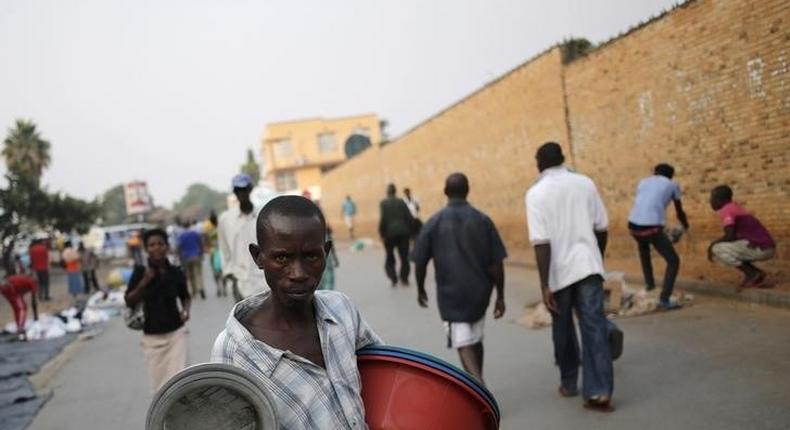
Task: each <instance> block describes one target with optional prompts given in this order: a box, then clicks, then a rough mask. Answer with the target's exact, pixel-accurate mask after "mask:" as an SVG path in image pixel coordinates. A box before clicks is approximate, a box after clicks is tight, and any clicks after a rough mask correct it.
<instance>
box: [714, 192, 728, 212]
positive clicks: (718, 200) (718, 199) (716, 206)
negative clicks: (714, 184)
mask: <svg viewBox="0 0 790 430" xmlns="http://www.w3.org/2000/svg"><path fill="white" fill-rule="evenodd" d="M723 200H724V199H722V198H721V197H719V196H718V195H716V193H710V207H711V209H713V210H714V211H717V210H719V209H721V208H722V206H724V204H725V203H726V202H724V201H723Z"/></svg>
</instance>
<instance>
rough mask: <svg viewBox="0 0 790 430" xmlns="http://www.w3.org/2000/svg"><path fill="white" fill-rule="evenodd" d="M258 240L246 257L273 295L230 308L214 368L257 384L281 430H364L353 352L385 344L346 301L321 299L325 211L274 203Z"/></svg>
mask: <svg viewBox="0 0 790 430" xmlns="http://www.w3.org/2000/svg"><path fill="white" fill-rule="evenodd" d="M256 233H257V244H250V245H249V252H250V254H251V255H252V260H253V261H254V262H255V264H256V265H257V267H258V269H260V270H263V274H264V277H265V278H266V284H268V286H269V291H263V292H260V293H258V294H255V295H253V296H250V297H248V298H246V299H244V300H242V301H240V302H239V303H237V304H236V305H235V306H234V307H233V309H232V310H231V312H230V316H229V317H228V320H227V323H226V325H225V329H224V330H223V331H222V333H220V334H219V336H218V337H217V339H216V341H215V342H214V348H213V350H212V353H211V361H213V362H220V363H225V364H230V365H233V366H236V367H239V368H241V369H243V370H245V371H247V372H250V373H251V374H252V375H254V376H256V377H258V378H259V379H260V380H261V382H262V383H263V384H264V385H265V386H266V388H267V389H268V392H269V394H270V396H271V400H272V403H273V406H274V409H275V413H276V415H277V418H278V420H279V422H280V427H281V428H284V429H316V430H319V429H336V428H338V429H339V428H366V425H365V407H364V404H363V403H362V396H361V391H362V386H361V379H360V376H359V370H358V368H357V359H356V351H357V350H358V349H360V348H362V347H365V346H368V345H375V344H381V343H382V342H381V339H380V338H379V337H378V336H377V335H376V334H375V333H374V332H373V330H372V329H371V328H370V327H369V326H368V324H367V323H366V322H365V320H364V319H363V318H362V317H361V316H360V313H359V311H358V310H357V308H356V307H355V306H354V304H353V303H352V301H351V299H349V298H348V297H347V296H346V295H344V294H342V293H340V292H337V291H316V288H317V287H318V283H319V281H320V279H321V274H322V273H323V271H324V266H325V265H326V257H327V254H328V253H329V250H330V249H331V244H330V243H329V241H327V240H326V221H325V219H324V216H323V215H322V213H321V210H320V209H319V208H318V206H317V205H316V204H315V203H313V202H312V201H310V200H309V199H306V198H304V197H299V196H280V197H277V198H275V199H272V200H271V201H270V202H269V203H267V204H266V206H264V207H263V209H262V210H261V212H260V213H259V214H258V217H257V220H256Z"/></svg>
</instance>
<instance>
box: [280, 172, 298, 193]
mask: <svg viewBox="0 0 790 430" xmlns="http://www.w3.org/2000/svg"><path fill="white" fill-rule="evenodd" d="M274 186H275V188H277V191H279V192H285V191H291V190H295V189H297V188H299V186H298V184H297V183H296V175H294V172H292V171H288V172H277V174H276V175H275V176H274Z"/></svg>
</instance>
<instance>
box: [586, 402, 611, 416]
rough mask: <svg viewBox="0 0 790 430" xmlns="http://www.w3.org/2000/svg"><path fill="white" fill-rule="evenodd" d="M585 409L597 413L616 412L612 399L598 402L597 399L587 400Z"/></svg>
mask: <svg viewBox="0 0 790 430" xmlns="http://www.w3.org/2000/svg"><path fill="white" fill-rule="evenodd" d="M584 409H589V410H591V411H595V412H607V413H608V412H614V406H612V402H611V400H610V399H608V398H606V399H605V400H598V399H595V398H592V399H587V400H585V401H584Z"/></svg>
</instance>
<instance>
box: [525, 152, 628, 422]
mask: <svg viewBox="0 0 790 430" xmlns="http://www.w3.org/2000/svg"><path fill="white" fill-rule="evenodd" d="M536 158H537V164H538V170H539V171H540V172H541V174H540V177H539V179H538V180H537V181H536V182H535V184H534V185H533V186H532V187H531V188H530V189H529V191H527V195H526V206H527V224H528V227H529V239H530V242H531V243H532V244H533V246H534V248H535V260H536V262H537V266H538V271H539V273H540V287H541V292H542V295H543V302H544V303H545V305H546V307H547V308H548V309H549V311H551V316H552V339H553V341H554V355H555V358H556V359H557V364H558V365H559V367H560V381H561V384H560V388H559V391H560V394H561V395H562V396H564V397H572V396H575V395H577V394H578V389H577V381H578V373H579V365H580V364H581V366H582V372H583V378H582V382H583V386H582V395H583V397H584V405H585V407H587V408H590V409H594V410H600V411H611V410H613V409H612V407H611V403H610V402H611V397H612V391H613V388H614V371H613V369H612V356H611V355H610V350H609V344H608V330H607V319H606V316H605V315H604V307H603V297H604V292H603V277H602V275H603V274H604V268H603V252H604V250H605V249H606V240H607V227H608V219H607V216H606V208H605V207H604V205H603V202H602V201H601V197H600V196H599V195H598V190H597V189H596V187H595V184H594V183H593V181H592V180H591V179H590V178H588V177H586V176H584V175H581V174H578V173H574V172H571V171H569V170H568V169H567V168H566V167H565V166H564V165H563V163H564V161H565V157H564V156H563V154H562V148H561V147H560V145H559V144H557V143H554V142H548V143H546V144H544V145H542V146H541V147H540V148H539V149H538V151H537V155H536ZM574 310H575V311H576V315H577V318H578V320H579V328H580V331H581V338H582V360H581V363H579V345H578V341H577V336H576V329H575V327H574V324H573V311H574Z"/></svg>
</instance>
